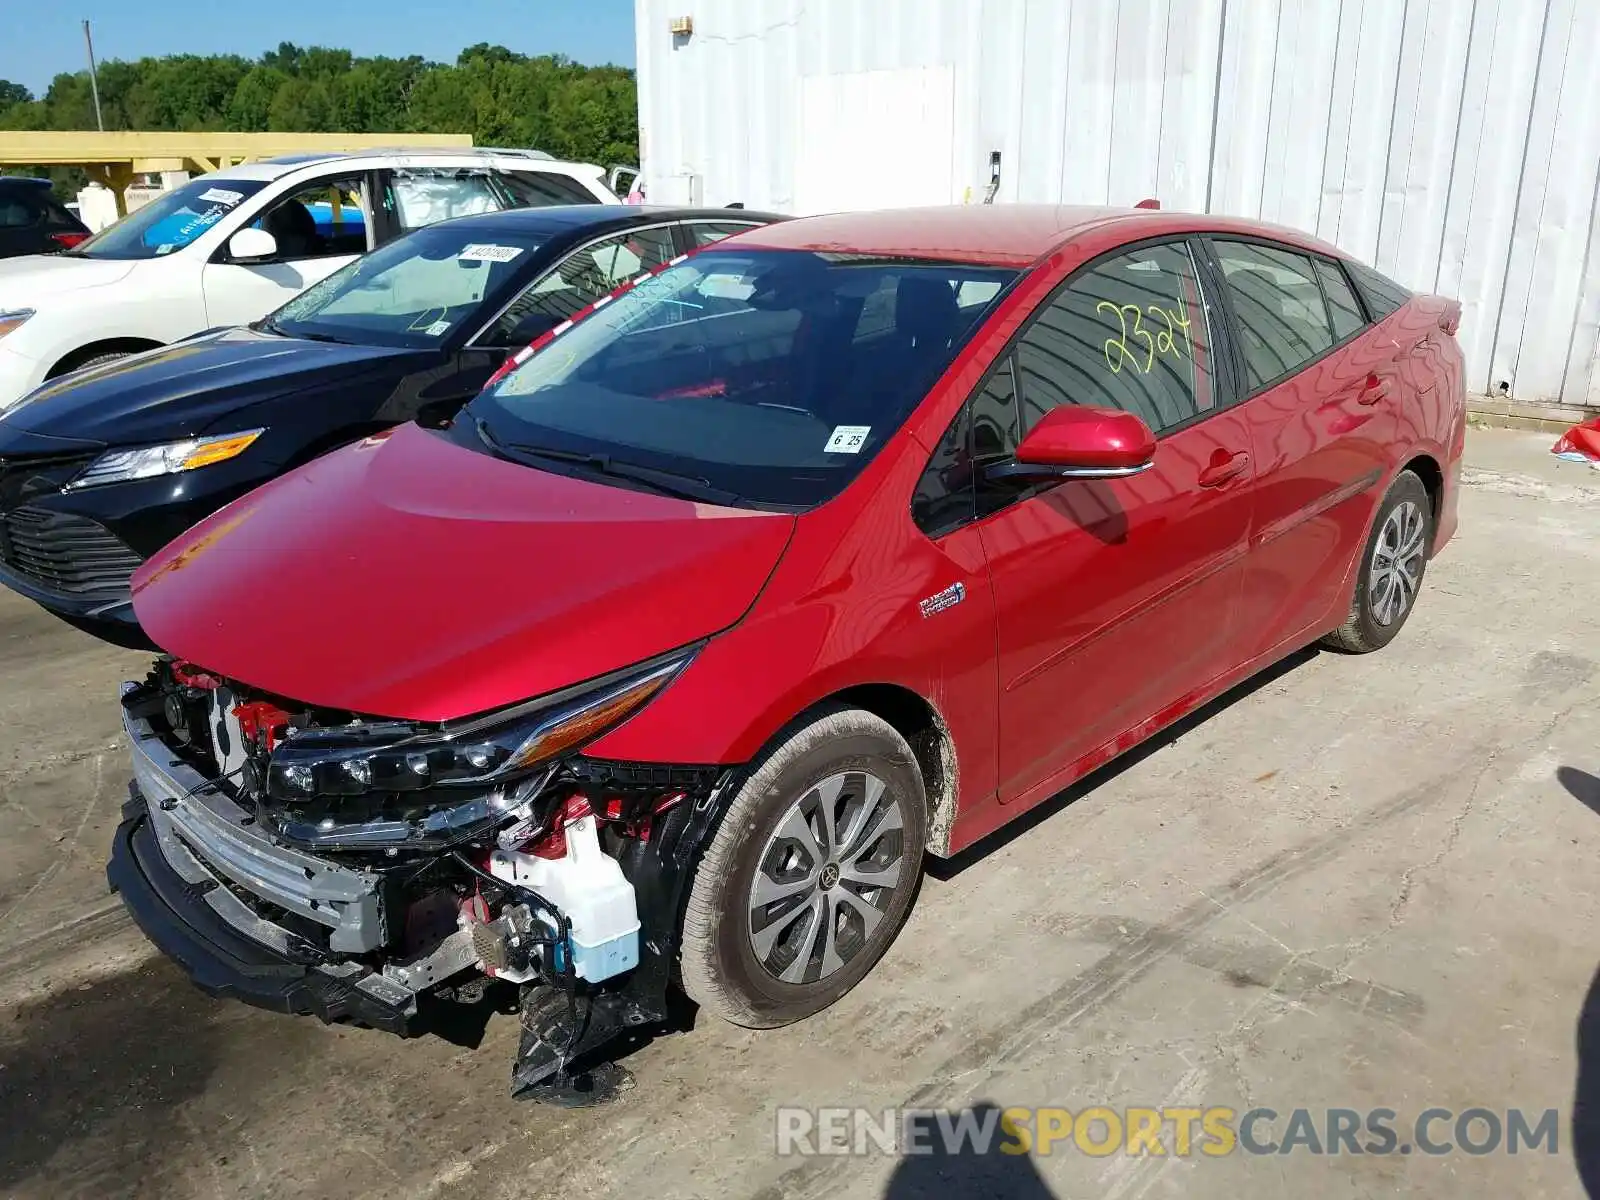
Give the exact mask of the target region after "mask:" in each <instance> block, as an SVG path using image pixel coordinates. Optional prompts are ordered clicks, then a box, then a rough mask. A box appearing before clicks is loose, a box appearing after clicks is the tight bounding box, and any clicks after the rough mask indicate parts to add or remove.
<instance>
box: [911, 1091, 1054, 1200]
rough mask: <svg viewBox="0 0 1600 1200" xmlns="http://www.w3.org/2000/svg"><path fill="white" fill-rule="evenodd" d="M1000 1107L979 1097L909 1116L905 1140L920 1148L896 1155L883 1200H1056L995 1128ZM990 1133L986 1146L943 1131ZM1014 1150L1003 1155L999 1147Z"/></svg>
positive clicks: (1018, 1150) (1017, 1148)
mask: <svg viewBox="0 0 1600 1200" xmlns="http://www.w3.org/2000/svg"><path fill="white" fill-rule="evenodd" d="M999 1122H1000V1110H999V1109H998V1108H997V1107H996V1106H995V1105H993V1104H991V1103H990V1102H988V1101H986V1100H980V1101H979V1102H978V1103H976V1104H974V1105H973V1106H972V1107H971V1108H970V1109H968V1110H966V1111H965V1112H956V1113H938V1114H930V1115H927V1116H921V1115H919V1116H918V1117H916V1118H915V1119H911V1120H908V1126H909V1127H908V1128H907V1129H906V1130H905V1134H906V1140H907V1141H908V1142H909V1141H911V1140H912V1139H915V1143H916V1144H917V1145H918V1146H919V1147H921V1148H922V1150H919V1151H916V1152H912V1151H909V1150H908V1151H907V1152H906V1153H905V1154H904V1156H903V1157H902V1158H901V1159H900V1162H899V1165H897V1166H896V1167H895V1169H894V1174H892V1175H890V1176H889V1184H888V1186H887V1187H886V1188H884V1191H883V1200H969V1198H970V1200H1000V1198H1003V1200H1055V1193H1053V1192H1052V1191H1051V1190H1050V1189H1049V1188H1048V1187H1046V1186H1045V1182H1044V1180H1043V1179H1042V1178H1040V1176H1039V1171H1038V1168H1037V1167H1035V1166H1034V1163H1033V1156H1032V1155H1030V1154H1026V1153H1022V1152H1021V1147H1020V1145H1019V1144H1018V1143H1016V1142H1015V1141H1013V1140H1011V1139H1008V1138H1006V1137H1005V1136H1004V1134H1003V1133H1002V1132H1001V1131H1000V1129H999ZM985 1126H991V1127H992V1128H993V1129H994V1136H993V1137H992V1138H989V1139H987V1145H984V1146H982V1148H981V1149H974V1148H973V1145H972V1143H970V1142H963V1141H961V1140H960V1139H959V1137H949V1136H947V1135H948V1134H949V1133H950V1131H951V1130H952V1129H955V1130H959V1129H961V1128H963V1127H966V1128H969V1129H975V1130H977V1129H983V1128H984V1127H985ZM1006 1146H1010V1148H1011V1149H1012V1150H1013V1151H1015V1152H1014V1153H1010V1154H1007V1153H1005V1152H1004V1150H1003V1147H1006Z"/></svg>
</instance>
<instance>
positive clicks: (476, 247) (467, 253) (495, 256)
mask: <svg viewBox="0 0 1600 1200" xmlns="http://www.w3.org/2000/svg"><path fill="white" fill-rule="evenodd" d="M521 253H522V247H521V246H496V245H492V244H490V243H488V242H472V243H470V244H469V245H466V246H463V247H461V253H460V254H458V255H456V258H457V259H459V260H460V261H461V262H510V261H511V260H512V259H513V258H515V257H517V255H519V254H521Z"/></svg>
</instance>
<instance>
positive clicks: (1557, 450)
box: [1550, 417, 1600, 467]
mask: <svg viewBox="0 0 1600 1200" xmlns="http://www.w3.org/2000/svg"><path fill="white" fill-rule="evenodd" d="M1550 453H1551V454H1554V455H1556V456H1557V457H1558V458H1565V459H1567V460H1569V461H1571V462H1582V463H1589V464H1590V465H1591V466H1596V467H1600V417H1596V418H1595V419H1594V420H1592V421H1585V422H1584V423H1583V424H1582V425H1574V426H1573V427H1572V428H1571V429H1569V430H1567V431H1566V432H1565V433H1563V434H1562V435H1561V439H1560V441H1558V442H1556V444H1555V445H1554V446H1552V447H1550Z"/></svg>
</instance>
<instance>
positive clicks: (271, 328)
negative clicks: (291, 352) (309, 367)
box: [250, 317, 344, 346]
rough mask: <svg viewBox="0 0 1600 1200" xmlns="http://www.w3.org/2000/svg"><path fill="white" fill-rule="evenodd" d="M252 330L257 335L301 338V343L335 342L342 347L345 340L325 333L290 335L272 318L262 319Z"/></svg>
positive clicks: (252, 326)
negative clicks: (267, 334)
mask: <svg viewBox="0 0 1600 1200" xmlns="http://www.w3.org/2000/svg"><path fill="white" fill-rule="evenodd" d="M250 328H251V329H254V330H255V331H256V332H257V333H270V334H272V335H273V336H274V337H281V338H299V339H300V340H301V341H306V342H334V343H337V344H338V345H341V346H342V345H344V340H343V339H342V338H336V337H329V336H328V335H327V334H325V333H290V332H289V331H288V330H287V329H285V328H284V327H283V326H282V325H279V324H278V323H277V322H276V321H274V320H273V319H272V318H271V317H262V318H261V320H259V321H257V322H256V323H255V324H253V325H251V326H250Z"/></svg>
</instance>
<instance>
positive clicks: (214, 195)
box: [200, 188, 244, 204]
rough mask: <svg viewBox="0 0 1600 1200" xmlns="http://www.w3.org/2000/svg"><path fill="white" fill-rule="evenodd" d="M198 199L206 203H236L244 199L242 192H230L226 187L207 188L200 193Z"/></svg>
mask: <svg viewBox="0 0 1600 1200" xmlns="http://www.w3.org/2000/svg"><path fill="white" fill-rule="evenodd" d="M200 199H202V200H204V201H206V202H207V203H208V204H237V203H239V201H241V200H243V199H244V193H243V192H230V191H228V189H227V188H207V189H206V190H205V191H203V192H201V193H200Z"/></svg>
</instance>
